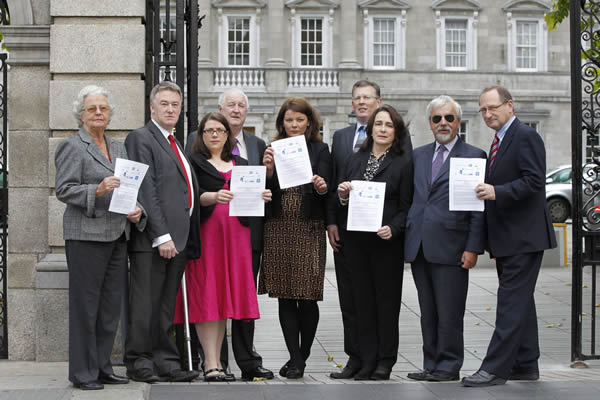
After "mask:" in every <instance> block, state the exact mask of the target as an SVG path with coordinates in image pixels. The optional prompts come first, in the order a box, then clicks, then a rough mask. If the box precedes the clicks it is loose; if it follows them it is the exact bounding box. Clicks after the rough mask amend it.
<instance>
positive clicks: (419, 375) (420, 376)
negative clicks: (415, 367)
mask: <svg viewBox="0 0 600 400" xmlns="http://www.w3.org/2000/svg"><path fill="white" fill-rule="evenodd" d="M430 375H431V371H430V370H428V369H424V370H422V371H417V372H409V373H408V374H407V375H406V377H407V378H408V379H413V380H415V381H427V380H429V379H428V378H429V376H430Z"/></svg>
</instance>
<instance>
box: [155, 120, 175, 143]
mask: <svg viewBox="0 0 600 400" xmlns="http://www.w3.org/2000/svg"><path fill="white" fill-rule="evenodd" d="M152 122H154V125H156V127H157V128H158V129H159V130H160V133H162V134H163V136H164V137H165V139H167V140H169V136H170V135H171V134H172V133H173V132H169V131H167V130H166V129H165V128H163V127H162V126H160V125H159V123H158V122H156V121H155V120H154V119H153V120H152Z"/></svg>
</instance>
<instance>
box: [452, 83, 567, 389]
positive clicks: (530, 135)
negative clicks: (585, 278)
mask: <svg viewBox="0 0 600 400" xmlns="http://www.w3.org/2000/svg"><path fill="white" fill-rule="evenodd" d="M479 107H480V108H479V112H480V113H481V116H482V117H483V120H484V122H485V123H486V125H487V126H488V127H490V128H492V129H493V130H494V131H496V135H495V137H494V141H493V143H492V147H491V149H490V154H489V156H488V166H487V170H486V177H485V182H486V183H483V184H479V185H478V186H477V187H476V189H475V190H476V192H477V197H478V198H480V199H483V200H485V217H486V222H487V237H488V248H489V251H490V254H491V256H492V257H495V258H496V269H497V271H498V280H499V287H498V300H497V301H498V304H497V310H496V328H495V330H494V333H493V335H492V339H491V341H490V344H489V346H488V351H487V354H486V356H485V358H484V359H483V362H482V364H481V367H480V368H479V370H478V371H477V372H476V373H475V374H473V375H472V376H469V377H466V378H463V381H462V383H463V385H464V386H478V387H482V386H491V385H501V384H504V383H505V382H506V380H507V379H510V380H537V379H538V378H539V369H538V358H539V357H540V349H539V343H538V331H537V315H536V311H535V301H534V290H535V283H536V280H537V276H538V273H539V271H540V266H541V264H542V257H543V255H544V250H545V249H549V248H553V247H556V238H555V236H554V229H553V227H552V223H551V221H550V215H549V213H548V208H547V206H546V192H545V186H546V178H545V174H546V151H545V148H544V142H543V141H542V138H541V137H540V135H539V134H538V133H537V132H536V131H535V130H534V129H532V128H530V127H529V126H527V125H525V124H523V123H522V122H521V121H519V119H518V118H516V117H515V115H514V103H513V99H512V96H511V94H510V92H509V91H508V90H507V89H506V88H504V87H502V86H491V87H488V88H486V89H484V90H483V92H482V93H481V96H480V97H479Z"/></svg>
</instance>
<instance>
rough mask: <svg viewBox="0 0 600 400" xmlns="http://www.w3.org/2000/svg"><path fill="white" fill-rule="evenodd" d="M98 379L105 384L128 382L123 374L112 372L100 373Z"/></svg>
mask: <svg viewBox="0 0 600 400" xmlns="http://www.w3.org/2000/svg"><path fill="white" fill-rule="evenodd" d="M98 379H99V380H100V382H102V383H104V384H107V385H124V384H126V383H129V379H127V378H125V377H124V376H119V375H115V374H114V373H113V374H100V376H99V377H98Z"/></svg>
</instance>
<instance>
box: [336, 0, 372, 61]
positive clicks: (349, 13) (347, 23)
mask: <svg viewBox="0 0 600 400" xmlns="http://www.w3.org/2000/svg"><path fill="white" fill-rule="evenodd" d="M340 10H341V13H342V16H341V18H340V19H339V22H338V24H339V25H340V35H339V38H340V39H339V40H340V42H341V43H340V46H339V49H341V53H340V55H341V56H342V57H343V58H341V59H340V62H339V64H338V67H340V68H360V64H359V63H358V60H357V57H356V43H357V40H356V35H357V32H356V27H357V26H359V25H360V24H358V23H357V22H356V10H357V8H356V6H346V7H343V6H342V7H340ZM361 26H362V25H361ZM365 45H366V44H365Z"/></svg>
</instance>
